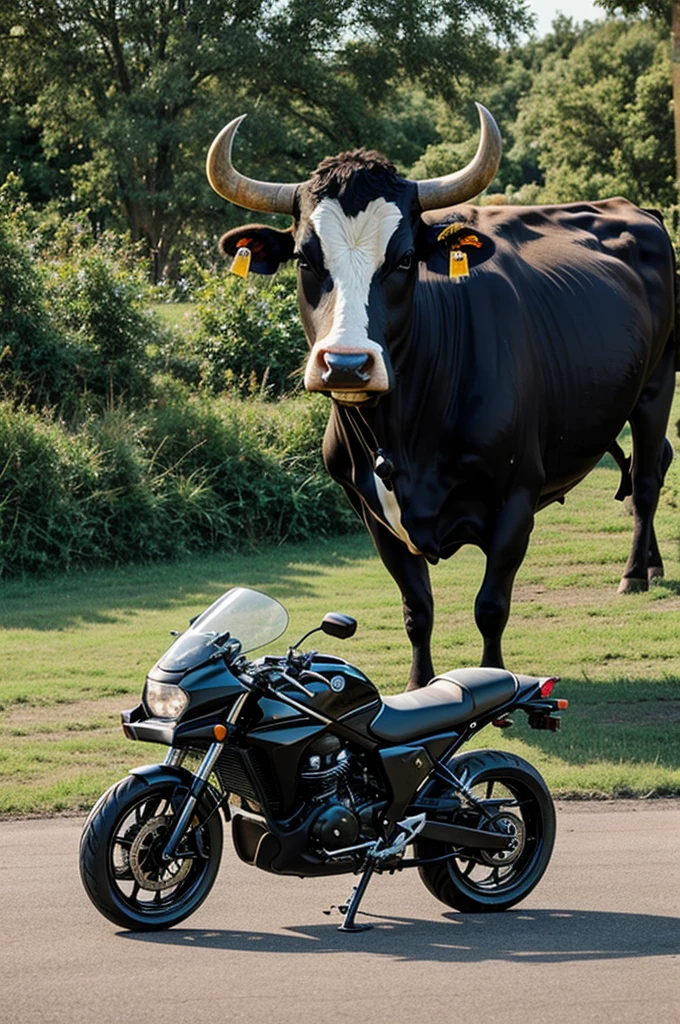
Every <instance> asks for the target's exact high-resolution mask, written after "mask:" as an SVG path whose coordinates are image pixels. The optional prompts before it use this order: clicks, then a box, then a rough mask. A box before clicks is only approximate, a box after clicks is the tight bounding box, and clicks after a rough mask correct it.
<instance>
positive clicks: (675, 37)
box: [596, 0, 680, 190]
mask: <svg viewBox="0 0 680 1024" xmlns="http://www.w3.org/2000/svg"><path fill="white" fill-rule="evenodd" d="M596 3H597V4H598V5H599V6H600V7H603V8H604V9H605V10H606V11H608V12H609V13H610V14H614V13H615V12H617V11H622V12H623V13H624V14H645V13H647V14H650V15H652V17H654V18H658V19H659V20H661V21H662V22H663V23H664V24H665V25H666V26H667V28H670V32H671V79H672V84H673V123H674V127H675V180H676V187H677V188H678V189H679V190H680V0H596Z"/></svg>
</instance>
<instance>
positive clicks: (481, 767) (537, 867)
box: [415, 750, 555, 913]
mask: <svg viewBox="0 0 680 1024" xmlns="http://www.w3.org/2000/svg"><path fill="white" fill-rule="evenodd" d="M448 767H449V768H450V769H451V771H453V772H454V774H455V775H456V776H457V777H458V778H460V779H462V780H463V781H464V782H465V784H466V786H467V787H468V789H469V790H470V791H471V792H472V795H473V796H474V797H475V798H476V799H477V800H478V801H480V802H481V803H482V804H485V806H486V808H487V810H489V811H491V812H492V814H493V818H494V820H493V821H490V820H489V818H488V817H485V815H484V814H483V813H482V812H481V811H478V810H475V809H474V808H471V807H470V806H466V807H464V808H460V809H459V810H458V811H455V812H453V813H452V814H451V815H450V817H449V818H448V819H447V820H448V823H449V824H456V825H466V826H468V827H471V828H492V829H494V830H496V831H497V830H501V831H504V832H506V833H509V834H511V835H513V836H514V839H515V845H514V848H513V849H510V850H508V851H491V850H489V851H483V850H470V849H465V848H462V847H458V848H456V847H453V846H450V845H447V844H445V843H442V842H439V841H435V840H431V839H417V840H416V842H415V854H416V857H418V858H419V859H420V858H423V859H430V858H435V857H441V856H444V855H446V854H448V853H450V852H452V851H455V850H457V851H458V852H456V854H455V856H452V857H451V858H450V859H447V860H444V861H439V862H438V863H432V864H424V865H421V866H420V867H419V868H418V871H419V873H420V877H421V878H422V880H423V882H424V883H425V885H426V887H427V888H428V889H429V891H430V892H431V893H432V895H433V896H435V897H436V898H437V899H438V900H441V902H442V903H446V904H447V905H448V906H449V907H453V908H454V909H456V910H460V911H463V912H467V913H484V912H489V911H501V910H507V909H508V908H509V907H512V906H514V905H515V904H516V903H519V901H520V900H523V899H524V897H525V896H527V895H528V894H529V893H530V892H531V890H532V889H533V888H534V886H535V885H537V884H538V882H539V881H540V879H541V878H542V876H543V874H544V872H545V870H546V868H547V866H548V863H549V861H550V856H551V854H552V850H553V845H554V842H555V807H554V804H553V801H552V797H551V796H550V793H549V791H548V787H547V786H546V784H545V782H544V781H543V779H542V777H541V776H540V774H539V773H538V772H537V771H536V769H535V768H534V767H533V765H531V764H529V762H528V761H525V760H524V759H523V758H521V757H517V756H516V755H514V754H508V753H505V752H502V751H498V750H475V751H471V752H469V753H465V754H462V755H461V756H459V757H456V758H454V759H453V760H452V761H451V762H449V764H448ZM432 787H433V788H432V791H431V792H432V795H437V793H438V792H441V791H442V790H441V787H444V789H445V787H446V783H442V782H441V781H439V780H437V782H436V783H433V784H432ZM435 787H437V788H435ZM440 820H442V819H440Z"/></svg>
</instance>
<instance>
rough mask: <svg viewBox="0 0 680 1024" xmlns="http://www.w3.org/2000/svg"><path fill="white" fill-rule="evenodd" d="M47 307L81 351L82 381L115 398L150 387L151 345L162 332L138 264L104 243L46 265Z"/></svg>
mask: <svg viewBox="0 0 680 1024" xmlns="http://www.w3.org/2000/svg"><path fill="white" fill-rule="evenodd" d="M43 272H44V276H45V280H46V298H47V306H48V311H49V313H50V314H51V316H52V318H53V319H54V320H55V321H58V322H59V323H60V324H61V325H62V326H63V329H64V330H65V331H66V332H68V335H69V340H70V343H71V344H72V346H73V348H74V350H77V351H78V355H79V361H78V365H77V376H78V381H77V387H78V390H80V391H81V392H83V393H84V392H88V393H91V394H94V395H96V396H99V397H101V398H106V399H107V400H108V402H109V404H112V402H113V400H117V399H120V398H123V397H124V398H126V399H128V400H134V401H138V400H139V399H144V398H147V397H148V396H149V394H150V392H151V363H150V359H149V351H150V349H151V347H152V346H157V345H158V344H159V343H160V342H161V340H162V338H163V328H162V327H161V325H160V322H159V321H158V320H157V319H156V318H155V317H154V316H153V314H152V313H151V312H150V311H149V309H148V298H149V296H148V289H147V285H146V282H145V281H144V278H143V277H142V275H141V272H140V271H139V270H135V269H130V268H128V267H127V266H126V265H125V264H124V262H123V261H122V260H121V259H120V258H119V257H117V256H116V255H115V254H112V253H110V252H108V251H106V249H105V248H97V247H96V248H88V249H84V250H83V251H80V252H79V251H78V249H77V248H76V249H75V250H74V251H73V252H72V254H71V255H70V256H66V257H61V258H59V259H53V260H51V261H49V262H48V263H47V264H46V265H45V267H44V271H43Z"/></svg>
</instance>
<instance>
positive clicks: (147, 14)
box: [0, 0, 528, 279]
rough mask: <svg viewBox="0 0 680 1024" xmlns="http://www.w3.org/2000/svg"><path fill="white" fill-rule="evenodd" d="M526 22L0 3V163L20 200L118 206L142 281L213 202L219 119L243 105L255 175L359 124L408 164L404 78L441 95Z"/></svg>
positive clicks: (342, 5)
mask: <svg viewBox="0 0 680 1024" xmlns="http://www.w3.org/2000/svg"><path fill="white" fill-rule="evenodd" d="M527 25H528V20H527V16H526V13H525V11H524V6H523V4H522V3H521V2H520V0H438V2H436V3H435V2H434V0H397V2H395V3H389V4H383V5H377V6H376V5H375V4H373V3H367V2H366V0H322V2H319V3H315V4H309V3H306V2H304V0H283V2H281V3H277V4H269V3H267V2H266V0H245V2H244V0H226V2H225V0H200V2H198V0H183V2H182V3H178V2H170V3H162V4H159V3H151V2H149V0H135V2H133V3H124V2H122V0H113V2H111V3H109V4H107V5H105V6H102V5H97V4H94V3H92V2H91V0H72V2H71V3H69V4H66V5H65V4H63V3H61V2H60V0H40V2H38V0H17V2H16V3H15V4H13V5H11V9H9V8H7V7H5V8H4V9H3V10H2V11H1V12H0V40H1V41H2V46H3V69H2V74H1V75H0V124H2V125H3V127H4V131H3V132H2V134H3V135H4V137H5V151H4V153H2V154H0V170H2V164H3V163H4V165H5V168H8V167H14V166H18V168H19V172H20V173H21V175H22V177H23V178H24V180H25V181H26V182H27V183H28V184H29V187H31V189H32V190H34V191H32V198H33V199H34V200H36V201H44V199H45V192H46V188H49V187H50V184H51V186H52V190H53V191H54V190H56V191H57V192H58V193H59V195H60V196H61V198H62V201H63V202H64V203H65V204H67V205H68V203H69V197H70V196H71V195H75V196H76V201H77V203H78V205H79V207H80V208H86V209H88V211H89V213H90V216H91V218H92V220H93V224H94V225H95V228H96V229H97V230H98V229H99V226H100V225H101V224H102V223H103V221H104V220H105V219H108V220H109V222H115V220H116V218H117V211H118V210H119V209H121V210H122V211H123V215H124V218H125V223H126V224H127V226H128V227H129V230H130V232H131V235H132V238H133V240H135V241H137V240H140V239H141V240H144V241H145V244H146V245H147V247H148V251H149V254H150V256H151V257H152V258H153V263H154V278H155V279H158V278H159V277H160V276H161V274H162V273H163V272H164V271H165V269H166V268H167V267H168V265H169V263H170V261H171V260H172V258H173V252H175V253H176V252H177V250H178V248H179V246H180V244H181V237H182V235H183V233H184V232H185V231H186V229H187V227H188V226H190V225H191V224H192V223H194V224H195V223H196V221H197V219H198V218H201V217H203V218H205V219H204V224H205V223H207V221H208V220H211V219H212V218H213V217H214V212H213V211H215V210H217V209H219V203H218V200H216V198H215V197H214V196H211V194H210V192H209V189H208V186H207V185H206V184H205V180H204V177H203V174H202V167H203V161H204V154H205V150H206V147H207V145H208V143H209V141H210V139H211V138H212V136H213V134H214V132H215V130H216V129H217V128H218V127H219V126H220V125H221V124H222V123H224V122H225V121H226V120H227V119H228V118H229V117H233V116H234V114H235V113H239V112H252V114H253V125H252V129H251V130H249V138H248V142H247V143H245V145H244V148H243V149H242V150H241V153H242V154H244V156H245V158H246V162H247V163H249V166H250V168H251V173H254V174H255V175H257V174H258V173H259V174H260V175H261V176H269V175H276V174H277V172H278V171H282V172H283V173H284V174H287V175H289V176H292V177H293V178H296V177H299V176H306V175H308V174H309V171H310V164H313V162H314V161H315V160H316V159H318V158H320V157H321V156H324V155H326V152H327V147H328V146H329V145H332V146H334V147H337V148H348V147H350V146H354V145H358V144H360V143H361V142H363V141H364V140H365V139H367V138H371V139H372V140H373V145H382V144H383V142H384V141H389V142H391V141H394V140H395V138H396V139H397V140H399V139H401V141H402V143H403V146H402V147H401V149H402V152H401V153H399V152H397V153H394V156H395V158H397V159H399V158H400V157H402V156H403V157H404V158H405V159H406V160H407V161H412V160H413V159H415V156H416V155H417V154H416V153H414V152H413V143H412V142H410V141H409V135H410V128H411V126H412V125H413V124H414V122H417V123H419V125H420V127H419V129H418V130H419V133H420V134H421V136H422V134H423V127H424V126H423V121H422V118H419V116H418V114H417V113H416V114H415V115H414V113H413V112H412V111H411V109H410V105H409V103H408V97H407V93H406V92H405V90H403V89H402V90H401V92H400V93H399V85H400V83H401V82H403V80H404V78H405V77H406V78H408V79H411V80H413V81H417V80H421V79H422V81H423V82H424V84H425V86H426V88H427V89H428V90H429V91H430V93H434V94H439V93H441V94H442V95H444V96H445V97H446V98H447V100H451V99H452V98H453V96H454V95H455V94H456V92H457V84H458V82H459V81H460V79H461V78H470V79H474V80H477V79H479V77H480V76H481V75H483V73H484V69H485V67H486V66H487V65H488V63H489V61H490V58H491V56H492V55H493V54H494V53H495V52H496V42H495V40H502V39H510V38H513V37H514V34H515V32H516V31H517V30H521V29H522V28H525V27H527ZM398 94H399V98H398V99H397V100H396V102H393V99H396V97H397V95H398ZM400 111H401V113H403V115H404V116H403V118H402V125H403V127H402V128H401V129H400V130H397V131H396V132H395V129H394V127H393V122H394V120H395V117H397V118H399V117H400ZM246 147H250V151H251V152H250V156H251V159H250V161H248V159H247V158H248V156H249V153H248V149H247V148H246ZM225 216H226V214H225ZM189 233H191V229H190V228H189Z"/></svg>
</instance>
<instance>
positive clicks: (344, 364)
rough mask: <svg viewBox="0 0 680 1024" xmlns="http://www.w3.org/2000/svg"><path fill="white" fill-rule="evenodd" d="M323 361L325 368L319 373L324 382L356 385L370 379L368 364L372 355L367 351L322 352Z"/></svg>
mask: <svg viewBox="0 0 680 1024" xmlns="http://www.w3.org/2000/svg"><path fill="white" fill-rule="evenodd" d="M323 361H324V362H325V364H326V367H327V369H326V370H324V372H323V373H322V374H321V379H322V381H323V382H324V384H328V385H333V386H338V387H339V386H341V385H344V386H345V387H352V386H354V387H357V386H359V385H361V384H365V383H366V382H367V381H368V380H370V376H371V374H370V372H367V371H370V364H371V363H372V362H373V357H372V356H371V354H370V353H369V352H324V353H323Z"/></svg>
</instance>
